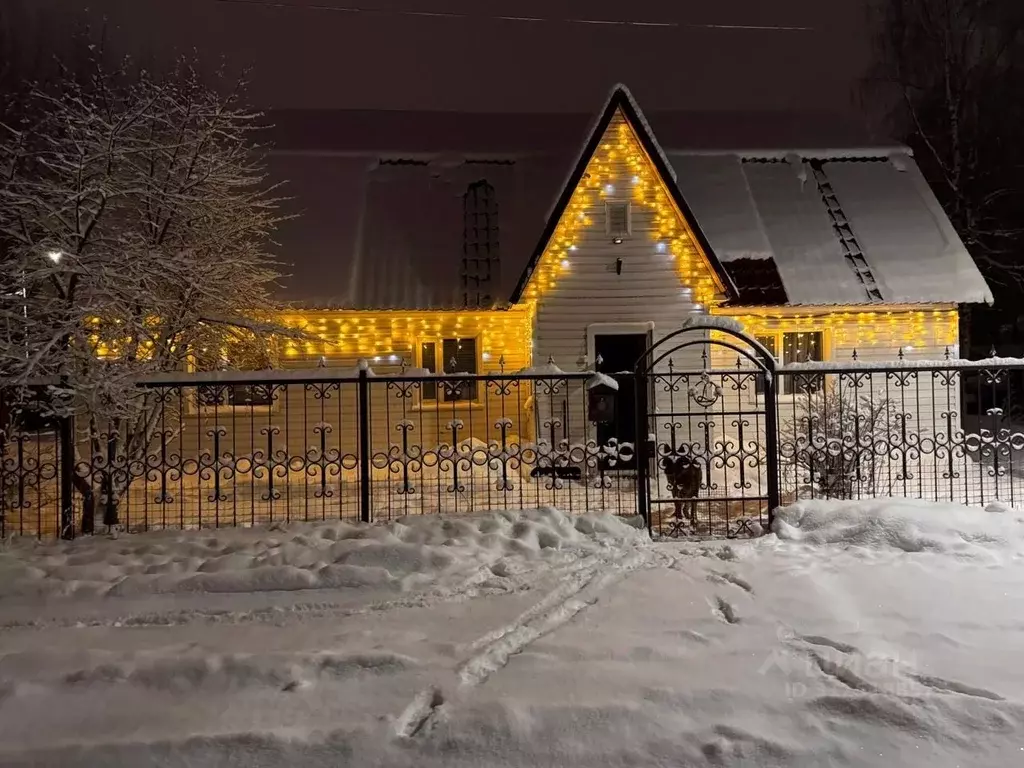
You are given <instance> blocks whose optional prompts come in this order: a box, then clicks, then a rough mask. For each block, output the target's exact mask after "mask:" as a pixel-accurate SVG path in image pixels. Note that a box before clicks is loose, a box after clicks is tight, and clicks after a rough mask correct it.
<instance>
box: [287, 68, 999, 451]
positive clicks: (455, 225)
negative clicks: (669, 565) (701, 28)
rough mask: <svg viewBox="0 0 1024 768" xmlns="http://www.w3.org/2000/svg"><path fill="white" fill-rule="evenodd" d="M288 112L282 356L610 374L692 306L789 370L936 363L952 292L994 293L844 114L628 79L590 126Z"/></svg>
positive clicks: (953, 348) (927, 204)
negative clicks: (689, 101) (802, 116)
mask: <svg viewBox="0 0 1024 768" xmlns="http://www.w3.org/2000/svg"><path fill="white" fill-rule="evenodd" d="M278 117H279V120H278V125H277V128H276V129H275V130H276V134H275V144H276V146H277V149H276V150H275V152H274V154H273V157H272V171H273V172H274V173H276V174H278V175H279V176H281V177H282V178H288V179H289V183H290V184H291V192H292V194H293V195H294V196H295V197H294V203H293V204H294V205H295V210H296V212H301V213H302V216H301V217H300V218H297V219H295V220H293V221H292V222H289V223H288V224H287V225H286V228H285V230H284V231H283V232H282V233H281V241H282V244H283V250H284V252H285V253H286V254H287V256H288V258H290V259H291V260H292V261H294V270H293V274H292V276H291V277H290V278H289V280H288V281H286V283H285V286H284V297H285V298H286V299H288V300H290V301H292V302H293V306H294V307H295V309H294V311H292V312H290V313H289V314H288V315H287V317H286V318H285V320H286V322H287V323H289V324H291V325H293V326H295V327H297V328H302V329H305V330H307V331H311V332H312V333H313V334H315V335H316V337H317V340H314V341H306V342H296V341H293V342H289V343H287V344H286V345H285V347H284V349H283V359H282V364H283V365H284V366H285V367H302V366H310V365H313V364H317V363H319V364H325V363H326V364H327V365H332V366H333V365H343V366H350V365H352V364H353V363H354V362H355V361H356V360H358V359H359V358H367V359H370V360H372V361H373V365H374V367H375V369H378V370H382V371H385V372H387V371H398V370H400V369H401V367H402V366H411V367H417V368H422V369H426V370H428V371H432V372H440V371H447V372H449V373H450V372H470V373H491V372H498V371H505V372H510V371H516V370H520V369H523V368H526V367H528V366H530V365H533V364H541V363H544V362H545V361H549V360H551V361H554V363H555V364H556V365H558V366H560V367H561V368H563V369H565V370H578V369H579V367H580V366H590V367H594V366H595V365H596V366H597V367H599V368H602V369H603V370H607V371H612V372H617V371H621V370H627V369H631V368H632V367H633V363H634V362H635V360H636V359H637V358H638V356H639V355H640V354H641V353H642V352H643V350H644V349H645V348H646V347H647V346H648V344H650V343H651V342H653V341H656V340H658V339H659V338H661V337H662V336H664V334H666V333H669V332H671V331H673V330H675V329H677V328H679V327H680V326H681V324H682V323H683V322H684V321H685V320H686V319H687V318H689V317H692V316H694V315H699V314H709V315H727V316H729V317H732V318H735V320H737V321H738V322H739V323H740V324H741V325H742V327H743V329H744V330H745V332H746V333H748V334H750V335H753V336H755V337H757V338H758V339H759V340H760V341H762V343H763V344H764V345H765V346H766V347H767V348H768V349H769V350H770V351H772V352H773V353H774V354H775V355H776V356H777V357H778V359H779V361H780V363H784V364H785V363H792V362H803V361H810V360H835V361H842V360H848V359H850V358H851V356H852V355H853V353H854V352H855V351H856V353H857V356H858V357H859V359H860V360H872V359H873V360H878V361H893V360H895V359H896V357H897V355H898V354H901V355H903V356H904V357H905V358H910V359H939V358H941V357H943V356H944V355H947V354H948V355H952V356H956V355H957V352H958V307H959V306H960V305H962V304H968V303H982V302H991V294H990V292H989V289H988V287H987V286H986V284H985V282H984V280H983V278H982V276H981V274H980V273H979V271H978V269H977V267H976V265H975V263H974V261H973V260H972V258H971V256H970V254H969V253H968V252H967V251H966V249H965V248H964V246H963V244H962V242H961V241H960V239H959V238H958V236H957V234H956V233H955V231H954V230H953V228H952V226H951V224H950V222H949V220H948V219H947V217H946V216H945V215H944V213H943V211H942V209H941V208H940V206H939V204H938V202H937V200H936V198H935V196H934V195H933V193H932V192H931V190H930V189H929V187H928V185H927V183H926V181H925V180H924V178H923V176H922V175H921V172H920V170H919V169H918V167H917V165H916V164H915V162H914V159H913V157H912V155H911V153H910V151H909V150H908V149H907V148H905V147H901V146H896V145H891V144H884V143H878V142H875V141H871V140H869V139H866V138H865V137H863V136H860V135H858V134H857V132H856V131H855V130H854V129H853V128H852V127H851V126H849V125H844V124H839V123H831V124H829V125H828V126H824V127H815V126H808V125H803V124H801V123H800V120H799V116H793V117H792V118H791V119H789V120H788V121H787V120H786V119H784V118H781V119H780V116H778V115H775V116H758V115H742V114H738V115H735V116H732V121H731V122H730V121H729V120H728V119H723V118H722V116H701V115H678V114H676V115H669V116H666V117H665V118H664V119H662V118H659V117H655V118H653V119H652V120H650V121H649V120H648V119H646V118H645V116H644V114H643V112H642V111H641V109H640V107H639V106H638V105H637V104H636V103H635V101H634V100H633V99H632V97H631V96H630V94H629V92H628V91H627V89H626V88H624V87H621V86H620V87H616V88H615V89H614V90H613V91H612V93H611V95H610V97H609V99H608V101H607V103H606V104H605V105H604V107H603V108H602V110H601V112H600V113H599V114H598V115H597V118H596V120H594V122H593V124H592V126H591V128H590V129H589V132H588V133H586V134H585V135H582V136H580V128H579V126H578V125H576V124H573V123H571V121H570V120H569V119H567V118H566V117H558V116H550V117H547V118H539V117H537V116H531V115H522V116H518V117H511V116H494V117H493V118H491V119H490V120H488V119H487V118H486V117H483V118H481V117H478V118H476V119H475V120H472V121H471V120H469V118H465V117H463V116H445V115H443V114H441V115H434V116H430V117H429V118H427V119H424V120H423V121H422V123H421V122H419V121H416V122H415V124H412V125H410V123H412V122H413V121H412V120H411V119H410V120H408V121H406V122H403V115H402V114H401V113H398V114H396V115H395V116H393V117H392V119H391V121H390V122H389V121H388V120H387V119H384V118H382V117H381V115H380V114H379V113H378V114H377V115H361V114H356V115H348V116H346V117H347V122H345V123H344V124H339V123H338V122H337V120H338V119H339V116H338V115H337V114H333V115H332V114H330V113H326V114H323V115H316V114H313V115H310V114H308V113H306V114H302V115H298V116H297V115H288V114H284V115H280V116H278ZM421 117H422V116H421ZM446 120H447V122H445V121H446ZM431 123H432V124H433V129H434V130H429V125H430V124H431ZM438 123H442V125H437V124H438ZM423 125H428V129H424V130H420V129H419V128H420V127H422V126H423ZM418 126H419V127H418ZM491 132H493V134H494V137H489V133H491ZM573 136H579V138H578V139H576V145H575V147H572V137H573ZM396 147H398V148H401V149H396ZM570 147H571V149H570ZM598 360H600V363H599V364H598V363H597V361H598ZM683 362H684V361H679V360H677V364H683ZM691 362H693V361H691ZM714 363H715V364H725V361H724V359H720V358H716V359H715V360H714ZM731 363H732V361H729V364H731ZM623 396H624V397H625V398H626V399H628V398H629V397H630V394H629V393H628V392H624V393H623ZM437 397H439V395H438V394H437V393H436V391H433V390H431V391H426V392H424V393H422V399H423V402H422V403H421V404H420V407H421V408H428V407H432V404H433V403H435V402H437V401H435V400H434V399H433V398H437ZM459 397H462V398H465V397H467V396H466V395H465V394H463V395H460V396H459ZM474 397H479V393H477V394H476V395H474ZM472 399H473V398H470V400H472ZM440 401H441V402H442V403H443V402H444V399H443V397H440ZM458 407H466V408H469V407H471V402H468V401H467V402H465V403H460V404H459V406H458ZM621 410H622V412H624V413H625V412H629V410H630V409H629V407H628V404H627V405H626V407H625V408H622V409H621ZM620 429H621V430H626V431H627V432H629V431H630V430H629V427H628V426H627V425H625V424H623V425H621V428H620ZM625 437H627V438H628V437H631V435H625Z"/></svg>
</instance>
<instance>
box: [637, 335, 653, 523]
mask: <svg viewBox="0 0 1024 768" xmlns="http://www.w3.org/2000/svg"><path fill="white" fill-rule="evenodd" d="M646 361H647V355H646V354H645V355H644V357H642V358H641V359H640V362H639V363H637V366H636V373H635V374H634V381H635V384H634V386H633V391H634V397H633V408H634V417H635V418H636V446H635V450H634V452H635V455H636V491H637V502H636V503H637V506H638V507H639V509H638V510H637V511H638V512H639V513H640V514H641V515H643V518H644V524H645V525H646V526H647V533H648V535H650V534H651V533H652V531H651V504H650V499H649V498H648V497H649V496H650V486H649V484H648V483H649V475H650V471H651V468H650V466H649V462H650V459H649V457H648V456H647V431H648V424H647V406H646V397H644V395H643V394H642V393H646V391H647V389H646V387H647V376H646V374H645V372H644V366H645V365H646Z"/></svg>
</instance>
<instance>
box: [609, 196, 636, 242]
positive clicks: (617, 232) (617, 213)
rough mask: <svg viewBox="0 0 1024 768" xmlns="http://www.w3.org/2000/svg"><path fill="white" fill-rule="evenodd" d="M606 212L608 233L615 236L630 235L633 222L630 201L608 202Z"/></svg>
mask: <svg viewBox="0 0 1024 768" xmlns="http://www.w3.org/2000/svg"><path fill="white" fill-rule="evenodd" d="M605 213H606V218H607V224H608V234H609V235H611V236H612V237H613V238H619V237H628V236H629V234H630V230H631V224H632V216H631V215H630V214H631V211H630V206H629V203H606V204H605Z"/></svg>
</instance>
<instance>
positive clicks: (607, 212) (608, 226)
mask: <svg viewBox="0 0 1024 768" xmlns="http://www.w3.org/2000/svg"><path fill="white" fill-rule="evenodd" d="M616 205H621V206H623V207H624V208H625V209H626V231H625V232H613V231H612V213H611V209H612V206H616ZM604 230H605V234H606V235H608V236H609V237H622V238H626V237H632V236H633V204H632V202H631V201H629V200H606V201H605V203H604Z"/></svg>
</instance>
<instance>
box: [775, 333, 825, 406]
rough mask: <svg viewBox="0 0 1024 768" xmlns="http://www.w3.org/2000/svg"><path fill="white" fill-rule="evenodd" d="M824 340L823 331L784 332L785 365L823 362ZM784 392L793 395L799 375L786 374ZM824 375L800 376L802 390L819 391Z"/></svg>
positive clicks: (783, 359)
mask: <svg viewBox="0 0 1024 768" xmlns="http://www.w3.org/2000/svg"><path fill="white" fill-rule="evenodd" d="M824 346H825V345H824V340H823V338H822V333H821V331H808V332H801V333H784V334H782V362H783V364H784V365H789V364H790V363H810V362H821V361H822V360H823V359H824V357H823V354H824V352H823V350H824ZM783 378H784V381H785V386H784V394H787V395H792V394H794V393H795V392H796V391H797V377H796V376H785V377H783ZM821 382H822V377H820V376H815V377H814V378H813V379H811V378H809V377H802V378H800V382H799V384H800V386H799V389H800V391H801V392H818V391H819V390H820V389H821Z"/></svg>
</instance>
